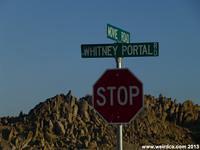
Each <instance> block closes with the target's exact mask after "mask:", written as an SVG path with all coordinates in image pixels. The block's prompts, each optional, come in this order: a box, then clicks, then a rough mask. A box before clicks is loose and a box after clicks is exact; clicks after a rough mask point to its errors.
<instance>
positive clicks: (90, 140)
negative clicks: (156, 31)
mask: <svg viewBox="0 0 200 150" xmlns="http://www.w3.org/2000/svg"><path fill="white" fill-rule="evenodd" d="M144 99H145V106H144V110H143V111H142V112H141V113H140V114H139V115H138V117H137V118H136V119H135V120H134V121H132V122H131V123H130V124H127V125H124V128H123V141H124V149H140V148H141V146H142V145H153V144H154V145H155V144H156V145H158V144H178V145H180V144H197V143H200V106H199V105H195V104H193V102H192V101H185V102H184V103H182V104H180V103H176V101H175V100H174V101H172V100H171V99H170V98H166V97H163V96H162V95H160V96H159V97H158V98H155V97H153V96H150V95H146V96H145V97H144ZM116 135H117V126H116V125H109V124H107V123H106V122H105V121H104V120H103V119H102V118H101V117H100V116H99V115H98V114H97V113H96V112H95V110H94V109H93V107H92V106H91V96H86V97H83V98H80V99H77V98H76V97H74V96H72V94H71V91H69V92H68V93H67V94H66V95H64V94H60V95H56V96H55V97H52V98H49V99H47V100H46V101H44V102H41V103H40V104H38V105H37V106H35V107H34V108H33V109H32V110H30V112H29V113H28V114H23V113H22V112H21V113H20V114H19V116H18V117H1V118H0V149H3V150H4V149H8V150H9V149H28V150H29V149H30V150H31V149H33V150H35V149H46V150H51V149H52V150H54V149H72V150H73V149H97V148H99V149H114V148H116V144H117V143H116V142H117V138H116Z"/></svg>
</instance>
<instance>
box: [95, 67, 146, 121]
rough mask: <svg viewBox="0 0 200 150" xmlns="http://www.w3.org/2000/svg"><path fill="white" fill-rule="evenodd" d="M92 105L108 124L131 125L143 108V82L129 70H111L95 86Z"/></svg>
mask: <svg viewBox="0 0 200 150" xmlns="http://www.w3.org/2000/svg"><path fill="white" fill-rule="evenodd" d="M92 103H93V106H94V108H95V109H96V111H97V112H98V113H99V114H100V115H101V116H102V117H103V118H104V119H105V120H106V121H107V122H108V123H129V122H130V121H131V120H132V119H133V118H134V116H136V114H137V113H138V112H139V111H140V110H141V109H142V107H143V86H142V82H141V81H140V80H138V79H137V77H136V76H135V75H134V74H132V73H131V72H130V71H129V70H128V69H109V70H107V71H105V72H104V73H103V75H102V76H101V77H100V78H99V80H97V81H96V83H95V84H94V86H93V99H92Z"/></svg>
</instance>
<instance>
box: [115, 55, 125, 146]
mask: <svg viewBox="0 0 200 150" xmlns="http://www.w3.org/2000/svg"><path fill="white" fill-rule="evenodd" d="M122 60H123V59H122V57H117V58H116V66H117V68H118V69H121V68H122ZM117 139H118V140H117V149H118V150H123V125H122V124H119V125H118V134H117Z"/></svg>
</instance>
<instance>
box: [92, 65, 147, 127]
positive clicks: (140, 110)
mask: <svg viewBox="0 0 200 150" xmlns="http://www.w3.org/2000/svg"><path fill="white" fill-rule="evenodd" d="M110 70H128V71H129V72H130V73H131V74H132V75H133V76H134V77H135V78H136V79H137V80H138V81H140V83H141V84H142V91H143V92H142V107H141V108H140V109H139V111H138V112H137V113H136V114H135V115H134V117H132V118H131V119H130V121H129V122H118V123H113V122H110V123H109V122H108V121H107V120H106V119H105V118H104V117H103V116H102V115H101V114H100V113H99V112H98V111H97V110H96V109H95V108H94V102H93V101H94V85H95V84H96V83H97V82H98V81H99V80H100V78H101V77H102V76H103V75H104V74H105V73H106V72H107V71H110ZM92 87H93V88H92V107H93V109H94V110H95V112H96V113H97V114H98V115H99V116H101V118H102V119H103V120H104V121H105V122H106V123H107V124H113V125H119V124H123V125H127V124H130V123H131V122H132V121H133V120H134V119H135V118H136V117H137V116H138V115H139V114H140V113H141V112H142V111H143V110H144V88H143V82H141V80H140V79H138V77H137V76H136V75H135V74H133V73H132V72H131V71H130V70H129V69H128V68H120V69H118V68H111V69H106V70H105V71H104V72H103V73H102V74H101V76H100V77H99V78H98V80H96V82H95V83H94V84H93V86H92Z"/></svg>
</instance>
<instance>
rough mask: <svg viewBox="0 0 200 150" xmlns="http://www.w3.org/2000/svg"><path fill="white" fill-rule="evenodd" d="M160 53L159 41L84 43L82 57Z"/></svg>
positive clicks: (153, 54)
mask: <svg viewBox="0 0 200 150" xmlns="http://www.w3.org/2000/svg"><path fill="white" fill-rule="evenodd" d="M158 55H159V43H158V42H148V43H128V44H126V43H115V44H82V45H81V57H82V58H97V57H148V56H158Z"/></svg>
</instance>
